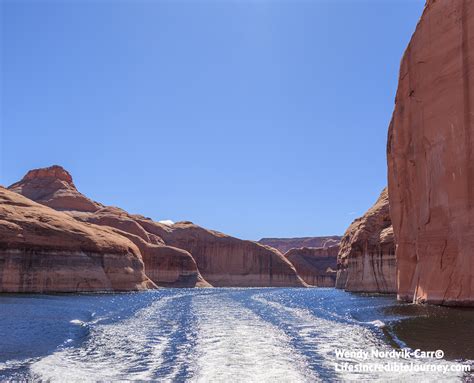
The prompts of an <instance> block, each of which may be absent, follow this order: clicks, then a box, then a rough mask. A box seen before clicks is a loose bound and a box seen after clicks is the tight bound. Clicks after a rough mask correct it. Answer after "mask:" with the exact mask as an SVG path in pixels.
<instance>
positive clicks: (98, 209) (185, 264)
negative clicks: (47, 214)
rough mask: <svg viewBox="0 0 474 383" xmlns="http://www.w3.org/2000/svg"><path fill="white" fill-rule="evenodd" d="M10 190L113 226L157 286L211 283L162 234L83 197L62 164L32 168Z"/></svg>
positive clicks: (86, 219)
mask: <svg viewBox="0 0 474 383" xmlns="http://www.w3.org/2000/svg"><path fill="white" fill-rule="evenodd" d="M9 189H10V190H13V191H15V192H17V193H20V194H23V195H24V196H26V197H28V198H30V199H32V200H35V201H36V202H39V203H41V204H44V205H46V206H50V207H52V208H54V209H57V210H60V211H62V212H64V213H67V214H68V215H70V216H72V217H73V218H75V219H77V220H79V221H82V222H88V223H93V224H96V225H101V226H107V227H110V228H113V229H114V231H115V232H116V233H117V234H120V235H122V236H124V237H126V238H128V239H129V240H131V241H132V242H133V243H134V244H135V245H136V246H137V247H138V248H139V249H140V252H141V255H142V258H143V262H144V263H145V272H146V274H147V276H148V277H149V278H150V279H151V280H152V281H153V282H155V283H156V284H157V285H158V286H163V287H205V286H209V284H208V283H207V282H206V281H205V280H204V279H203V278H202V276H201V274H200V273H199V271H198V269H197V265H196V262H195V260H194V259H193V257H192V256H191V254H189V253H188V252H186V251H182V250H180V249H176V248H173V247H170V246H167V245H166V244H165V243H164V242H163V240H162V239H161V238H160V237H158V236H156V235H154V234H152V233H149V232H147V231H146V230H145V229H144V228H143V227H142V226H141V225H140V224H139V223H137V222H136V220H135V219H134V218H133V216H131V215H130V214H128V213H127V212H126V211H124V210H122V209H119V208H116V207H110V206H104V205H102V204H100V203H98V202H95V201H92V200H91V199H89V198H87V197H86V196H84V195H83V194H82V193H80V192H79V191H78V190H77V188H76V186H75V185H74V183H73V180H72V177H71V175H70V174H69V173H68V172H67V171H66V170H65V169H63V168H62V167H60V166H57V165H55V166H51V167H49V168H43V169H35V170H31V171H29V172H28V173H27V174H26V175H25V177H23V179H22V180H21V181H19V182H17V183H15V184H13V185H11V186H10V187H9Z"/></svg>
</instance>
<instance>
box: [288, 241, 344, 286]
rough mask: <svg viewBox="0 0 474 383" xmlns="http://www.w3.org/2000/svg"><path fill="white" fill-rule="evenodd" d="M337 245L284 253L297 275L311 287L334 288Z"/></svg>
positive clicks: (303, 248)
mask: <svg viewBox="0 0 474 383" xmlns="http://www.w3.org/2000/svg"><path fill="white" fill-rule="evenodd" d="M338 252H339V245H335V246H331V247H301V248H297V249H291V250H288V251H287V252H286V253H285V257H286V259H288V260H289V261H290V262H291V263H292V264H293V266H294V267H295V269H296V271H297V273H298V275H299V276H300V277H301V278H302V279H303V280H304V281H305V282H306V283H307V284H308V285H311V286H318V287H334V286H335V283H336V268H337V254H338Z"/></svg>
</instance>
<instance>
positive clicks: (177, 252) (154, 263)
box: [10, 166, 306, 287]
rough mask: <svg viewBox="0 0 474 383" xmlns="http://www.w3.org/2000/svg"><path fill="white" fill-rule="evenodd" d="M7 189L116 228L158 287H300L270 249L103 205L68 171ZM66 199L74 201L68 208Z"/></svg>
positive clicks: (32, 177) (54, 170) (41, 172)
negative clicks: (81, 188)
mask: <svg viewBox="0 0 474 383" xmlns="http://www.w3.org/2000/svg"><path fill="white" fill-rule="evenodd" d="M56 178H59V179H56ZM38 185H39V186H38ZM41 185H43V187H44V189H43V193H40V192H39V190H41ZM10 188H11V189H12V190H14V191H16V192H18V193H21V194H24V195H25V196H27V197H29V198H32V199H35V200H37V201H38V202H40V203H44V204H46V205H48V206H52V207H54V208H57V209H60V210H62V211H64V212H67V213H68V214H69V215H71V216H72V217H74V218H76V219H77V220H80V221H84V222H90V223H95V224H98V225H105V226H109V227H113V228H115V229H117V230H121V231H122V232H124V233H122V234H123V235H124V236H126V237H127V238H129V239H130V240H132V241H133V242H134V243H135V244H136V245H137V246H138V248H139V249H140V250H141V252H142V257H143V260H144V262H145V272H146V273H147V275H149V277H150V278H151V279H152V280H153V281H154V282H155V283H156V284H157V285H160V286H176V287H193V286H209V283H210V284H211V285H213V286H245V287H247V286H248V287H262V286H265V287H270V286H306V283H305V282H304V281H303V280H302V279H301V278H300V277H299V276H298V275H297V273H296V270H295V268H294V267H293V265H292V264H291V263H290V262H289V261H288V260H287V259H286V258H285V257H284V256H283V255H282V254H281V253H280V252H279V251H277V250H275V249H273V248H271V247H268V246H264V245H261V244H258V243H256V242H253V241H244V240H240V239H237V238H234V237H231V236H228V235H225V234H223V233H219V232H217V231H213V230H207V229H204V228H202V227H200V226H197V225H194V224H192V223H190V222H178V223H176V224H163V223H159V222H156V221H153V220H151V219H149V218H146V217H143V216H140V215H132V214H129V213H127V212H126V211H124V210H122V209H119V208H115V207H108V206H104V205H102V204H100V203H97V202H94V201H91V200H90V199H89V198H87V197H85V196H84V195H82V194H81V193H80V192H78V191H77V189H76V188H75V186H74V184H73V183H72V177H71V176H70V175H69V173H68V172H67V171H66V170H64V169H62V168H61V167H58V166H53V167H50V168H45V169H36V170H33V171H30V172H28V174H27V175H26V176H25V177H24V178H23V179H22V180H21V181H20V182H17V183H15V184H13V185H12V186H11V187H10ZM70 195H73V196H74V198H70V197H69V196H70ZM65 196H68V197H67V198H66V197H65ZM56 198H59V201H56ZM68 201H73V202H74V203H71V206H70V207H69V205H68V203H69V202H68ZM81 206H85V208H84V209H81ZM125 233H128V234H125Z"/></svg>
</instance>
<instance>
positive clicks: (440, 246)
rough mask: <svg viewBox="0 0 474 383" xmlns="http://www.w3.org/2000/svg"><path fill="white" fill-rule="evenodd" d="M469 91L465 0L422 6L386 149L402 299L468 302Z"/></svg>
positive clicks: (473, 156) (471, 286)
mask: <svg viewBox="0 0 474 383" xmlns="http://www.w3.org/2000/svg"><path fill="white" fill-rule="evenodd" d="M473 92H474V1H473V0H438V1H435V0H429V1H428V2H427V4H426V6H425V9H424V12H423V15H422V17H421V19H420V21H419V23H418V25H417V27H416V31H415V33H414V34H413V37H412V39H411V41H410V43H409V45H408V48H407V49H406V51H405V54H404V56H403V59H402V62H401V66H400V74H399V84H398V90H397V94H396V100H395V110H394V112H393V118H392V122H391V124H390V128H389V134H388V144H387V157H388V173H389V183H388V187H389V192H390V193H389V194H390V207H391V216H392V220H393V228H394V232H395V237H396V241H397V244H398V247H397V260H398V270H399V271H398V273H399V279H398V283H399V290H398V296H399V298H400V299H402V300H407V301H414V302H429V303H436V304H445V305H471V306H472V305H474V153H473V148H474V125H473V123H474V93H473Z"/></svg>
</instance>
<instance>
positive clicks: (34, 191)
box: [9, 165, 102, 211]
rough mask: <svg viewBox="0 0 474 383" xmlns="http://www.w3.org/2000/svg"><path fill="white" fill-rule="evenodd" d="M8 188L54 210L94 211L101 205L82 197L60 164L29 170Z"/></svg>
mask: <svg viewBox="0 0 474 383" xmlns="http://www.w3.org/2000/svg"><path fill="white" fill-rule="evenodd" d="M9 189H10V190H12V191H14V192H16V193H19V194H22V195H24V196H25V197H27V198H29V199H31V200H33V201H36V202H38V203H40V204H42V205H46V206H49V207H52V208H53V209H55V210H78V211H96V210H98V209H100V208H101V207H102V205H100V204H98V203H96V202H94V201H92V200H90V199H89V198H86V197H84V196H83V195H82V194H81V193H79V192H78V191H77V189H76V186H75V185H74V183H73V182H72V177H71V175H70V174H69V173H68V172H67V171H66V170H64V169H63V168H62V167H61V166H58V165H53V166H51V167H49V168H42V169H34V170H30V171H29V172H28V173H27V174H26V175H25V177H23V179H22V180H21V181H20V182H17V183H15V184H13V185H11V186H10V187H9Z"/></svg>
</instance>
